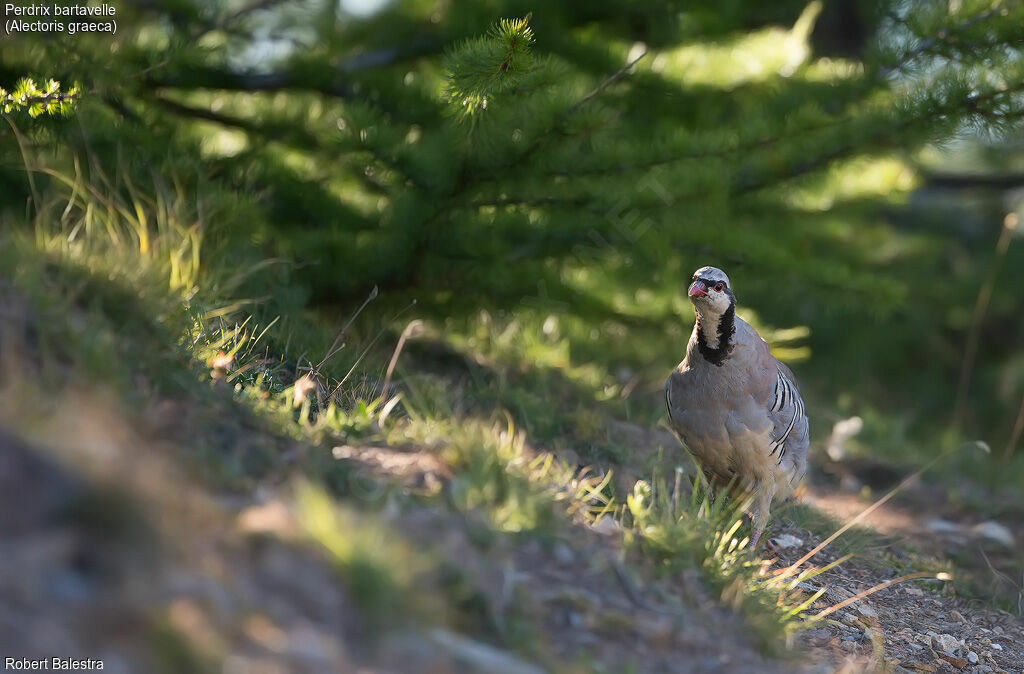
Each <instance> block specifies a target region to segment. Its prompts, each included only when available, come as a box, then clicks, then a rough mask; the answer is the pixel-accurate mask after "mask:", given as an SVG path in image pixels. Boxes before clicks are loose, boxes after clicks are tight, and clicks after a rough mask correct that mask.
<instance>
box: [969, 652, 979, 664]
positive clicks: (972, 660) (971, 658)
mask: <svg viewBox="0 0 1024 674" xmlns="http://www.w3.org/2000/svg"><path fill="white" fill-rule="evenodd" d="M967 662H969V663H971V664H972V665H976V664H978V654H977V653H975V652H974V651H967Z"/></svg>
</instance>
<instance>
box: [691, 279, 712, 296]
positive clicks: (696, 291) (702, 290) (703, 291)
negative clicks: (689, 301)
mask: <svg viewBox="0 0 1024 674" xmlns="http://www.w3.org/2000/svg"><path fill="white" fill-rule="evenodd" d="M686 294H687V295H689V296H690V297H707V296H708V287H707V286H706V285H704V281H694V282H693V283H691V284H690V290H689V292H687V293H686Z"/></svg>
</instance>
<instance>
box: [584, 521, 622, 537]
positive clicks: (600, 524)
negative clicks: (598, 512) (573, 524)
mask: <svg viewBox="0 0 1024 674" xmlns="http://www.w3.org/2000/svg"><path fill="white" fill-rule="evenodd" d="M590 528H591V530H592V531H594V532H595V533H598V534H601V535H602V536H613V535H615V534H617V533H619V532H620V531H622V527H621V526H619V523H618V522H616V521H615V520H614V519H612V518H611V517H607V516H606V517H602V518H601V519H599V520H598V521H596V522H594V523H593V524H592V525H590Z"/></svg>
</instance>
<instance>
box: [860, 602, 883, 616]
mask: <svg viewBox="0 0 1024 674" xmlns="http://www.w3.org/2000/svg"><path fill="white" fill-rule="evenodd" d="M854 607H856V609H857V612H858V613H860V614H861V615H862V616H867V617H868V618H877V617H878V613H876V612H875V609H873V608H871V607H870V606H868V605H867V604H865V603H864V601H863V600H861V601H859V602H857V603H856V604H854Z"/></svg>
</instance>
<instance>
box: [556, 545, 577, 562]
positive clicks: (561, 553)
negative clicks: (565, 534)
mask: <svg viewBox="0 0 1024 674" xmlns="http://www.w3.org/2000/svg"><path fill="white" fill-rule="evenodd" d="M554 555H555V560H556V561H557V562H558V563H559V564H562V565H563V566H569V565H570V564H572V563H573V562H575V561H576V555H575V554H574V553H573V551H572V548H570V547H569V546H568V545H566V544H565V543H559V544H557V545H556V546H555V550H554Z"/></svg>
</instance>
